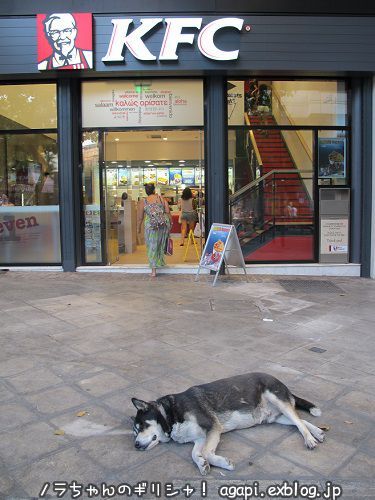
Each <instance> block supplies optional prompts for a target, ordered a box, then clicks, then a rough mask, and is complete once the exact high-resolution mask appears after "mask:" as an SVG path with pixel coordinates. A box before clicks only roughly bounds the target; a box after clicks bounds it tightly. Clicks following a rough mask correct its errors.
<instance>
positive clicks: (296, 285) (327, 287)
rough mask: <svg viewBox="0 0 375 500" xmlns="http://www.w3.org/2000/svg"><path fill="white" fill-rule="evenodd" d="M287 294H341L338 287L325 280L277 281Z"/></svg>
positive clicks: (341, 291)
mask: <svg viewBox="0 0 375 500" xmlns="http://www.w3.org/2000/svg"><path fill="white" fill-rule="evenodd" d="M277 281H278V283H280V285H281V286H282V287H283V288H284V290H286V291H287V292H293V293H343V292H344V290H342V289H341V288H340V287H339V286H337V285H335V284H334V283H332V282H331V281H327V280H300V279H297V280H277Z"/></svg>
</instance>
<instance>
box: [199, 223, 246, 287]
mask: <svg viewBox="0 0 375 500" xmlns="http://www.w3.org/2000/svg"><path fill="white" fill-rule="evenodd" d="M223 262H224V263H225V265H226V267H227V270H228V272H229V269H228V266H235V267H242V269H243V270H244V273H245V275H246V278H247V273H246V265H245V261H244V258H243V254H242V250H241V245H240V242H239V239H238V235H237V232H236V229H235V227H234V226H233V225H231V224H215V223H214V224H212V226H211V229H210V232H209V234H208V237H207V240H206V244H205V246H204V249H203V253H202V256H201V260H200V262H199V266H198V271H197V274H196V277H195V279H196V280H197V279H198V276H199V272H200V270H201V268H204V269H209V270H210V271H214V272H215V273H216V275H215V278H214V281H213V283H212V286H215V284H216V280H217V277H218V275H219V272H220V268H221V265H222V263H223Z"/></svg>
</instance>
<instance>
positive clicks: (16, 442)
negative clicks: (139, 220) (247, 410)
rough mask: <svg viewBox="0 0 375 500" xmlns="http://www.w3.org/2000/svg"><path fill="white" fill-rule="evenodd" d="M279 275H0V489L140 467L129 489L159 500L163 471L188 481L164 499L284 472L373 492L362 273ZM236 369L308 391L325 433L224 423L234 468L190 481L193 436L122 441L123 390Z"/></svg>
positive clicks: (27, 491)
mask: <svg viewBox="0 0 375 500" xmlns="http://www.w3.org/2000/svg"><path fill="white" fill-rule="evenodd" d="M283 280H284V281H285V280H286V278H285V276H283V277H282V278H281V277H280V278H278V277H276V276H274V277H271V276H256V277H250V278H249V282H246V281H245V280H244V279H243V277H240V276H233V277H230V278H224V277H223V278H221V279H220V278H219V280H218V283H217V286H216V287H215V288H213V287H212V286H211V281H210V277H209V276H203V277H201V279H200V281H199V283H196V282H194V279H193V277H192V276H187V275H179V276H171V275H161V276H160V277H158V278H157V279H156V280H152V279H150V278H148V277H146V276H144V275H125V274H121V273H57V272H45V273H39V272H8V273H1V274H0V314H1V319H0V331H1V334H0V342H1V344H0V498H6V499H29V498H38V496H39V495H40V493H41V492H42V490H43V487H45V490H44V491H43V492H42V493H43V495H42V496H44V497H45V498H53V497H56V496H57V494H58V492H59V489H58V485H55V486H54V485H53V482H56V481H58V482H60V483H62V485H61V484H60V487H61V488H62V490H61V491H62V492H63V491H64V488H65V486H64V482H65V484H68V485H71V486H70V488H69V489H68V490H67V491H66V493H65V494H64V495H63V496H61V498H72V497H74V494H75V491H78V492H79V490H77V489H76V490H74V487H73V485H72V481H74V480H75V481H76V482H77V485H78V486H79V485H80V484H82V485H83V486H84V488H86V487H87V486H88V485H89V484H95V485H98V486H100V485H101V484H106V485H107V486H108V487H109V486H110V485H113V486H118V485H120V484H123V485H124V483H127V484H128V485H130V486H135V485H136V484H137V483H139V482H145V481H147V482H148V491H147V493H146V494H144V495H142V496H137V495H136V494H135V493H133V495H132V496H133V498H147V499H152V498H157V490H156V488H157V483H161V488H162V489H161V495H160V497H161V498H168V497H169V498H173V497H174V493H173V490H172V489H171V490H170V491H169V490H166V489H165V488H166V487H168V486H165V485H167V484H168V483H172V485H173V488H174V489H175V490H177V489H178V488H183V487H184V486H185V485H187V484H189V485H191V486H192V487H194V488H196V491H195V492H194V493H193V494H191V495H190V494H189V492H188V491H187V490H186V491H185V492H183V491H181V492H180V494H179V495H178V498H187V497H188V496H190V498H203V497H204V494H205V495H206V496H205V498H209V499H216V498H220V497H219V490H220V493H221V494H222V497H225V495H226V498H234V493H235V492H234V488H235V487H236V488H237V490H236V491H237V495H238V496H237V498H245V496H244V494H245V491H244V490H241V487H242V488H243V487H244V485H247V488H248V489H247V490H246V493H247V495H248V496H247V498H254V497H255V496H254V495H255V493H256V489H257V488H258V489H259V490H260V491H266V488H267V487H269V486H270V485H275V484H279V485H281V484H282V483H283V482H284V481H287V482H288V485H289V486H290V487H292V486H291V485H293V488H294V487H296V483H295V482H296V481H298V482H299V484H300V485H302V484H305V485H309V486H310V490H306V489H305V490H300V491H299V494H298V495H297V496H296V497H297V498H315V497H314V496H313V495H314V492H313V491H312V488H319V491H320V492H322V491H323V490H325V489H326V496H325V497H321V498H333V496H332V494H330V493H336V492H337V491H338V490H336V489H334V488H333V486H337V485H339V486H341V487H342V488H343V494H342V497H341V498H344V499H356V500H359V499H364V498H375V484H374V471H375V438H374V417H375V393H374V385H375V364H374V362H373V359H374V354H375V334H374V318H375V281H372V280H367V279H361V278H302V277H295V278H288V279H287V281H288V282H289V283H288V286H286V285H285V283H284V284H283ZM311 283H313V284H314V287H311V286H310V285H311ZM328 285H335V286H328ZM248 371H266V372H269V373H271V374H273V375H275V376H277V377H279V378H280V379H281V380H282V381H283V382H285V383H287V384H288V386H289V387H290V388H291V389H292V391H293V392H295V393H297V394H299V395H301V396H302V397H305V398H307V399H311V400H312V401H313V402H315V403H317V404H318V406H320V407H321V409H322V412H323V414H322V416H321V417H319V418H314V417H312V416H310V415H308V416H307V417H306V419H307V420H310V421H315V422H314V423H318V425H326V426H329V428H330V429H329V431H328V432H327V437H326V440H325V442H324V443H322V444H320V445H319V446H318V447H317V448H316V449H315V450H313V451H309V450H307V449H306V448H305V446H304V444H303V440H302V437H301V436H300V434H299V433H298V432H297V430H296V429H295V428H290V427H287V426H282V425H279V424H272V425H265V426H258V427H254V428H252V429H243V430H239V431H234V432H231V433H228V434H225V435H223V437H222V440H221V442H220V445H219V448H218V451H219V452H220V453H222V454H224V455H226V456H229V457H230V458H231V459H232V460H234V462H235V463H236V469H235V470H234V471H232V472H229V471H224V470H222V469H218V468H215V467H213V468H212V469H211V472H210V474H209V475H208V476H207V477H205V478H204V481H205V482H203V483H202V477H201V476H200V475H199V472H198V469H197V468H196V466H195V465H194V464H193V462H192V460H191V449H192V445H191V444H186V445H180V444H176V443H173V442H170V443H167V444H163V445H159V446H157V447H156V448H154V449H153V450H151V451H149V452H139V451H136V450H135V448H134V445H133V439H132V435H131V428H132V422H131V418H130V417H131V416H132V415H134V414H135V410H134V408H133V407H132V404H131V401H130V398H131V397H132V396H136V397H138V398H141V399H148V400H149V399H156V398H157V397H159V396H162V395H165V394H167V393H173V392H179V391H183V390H184V389H186V388H188V387H189V386H191V385H194V384H199V383H204V382H208V381H211V380H214V379H217V378H222V377H226V376H231V375H235V374H239V373H245V372H248ZM78 412H85V413H84V415H83V416H81V417H78V416H77V413H78ZM60 431H63V432H60ZM56 432H58V434H56ZM47 483H49V486H48V484H47ZM327 484H328V486H327ZM172 485H170V486H169V487H170V488H172ZM226 486H227V489H225V487H226ZM151 487H152V488H153V491H150V490H151ZM250 487H253V493H254V495H253V496H252V497H250V493H251V491H250ZM327 487H328V490H327ZM329 488H331V489H329ZM276 492H277V490H276ZM284 492H286V493H288V490H287V489H286V490H285V491H284ZM290 492H291V490H290V491H289V493H290ZM105 493H106V494H107V495H108V496H107V498H109V494H111V493H112V492H111V489H108V490H107V491H106V492H105ZM123 493H126V487H125V486H123V490H121V489H120V490H118V491H117V492H116V491H115V493H114V495H113V496H112V498H128V496H126V495H124V494H123ZM308 494H309V495H310V496H308ZM168 495H169V496H168ZM172 495H173V496H172ZM88 497H89V493H88V491H83V495H82V496H81V497H80V498H88ZM286 497H287V496H286ZM289 497H290V496H289ZM92 498H100V496H98V495H97V496H95V495H94V494H93V495H92ZM263 498H271V496H269V495H267V496H264V497H263ZM277 498H281V497H280V495H277Z"/></svg>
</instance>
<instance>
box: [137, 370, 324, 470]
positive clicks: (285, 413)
mask: <svg viewBox="0 0 375 500" xmlns="http://www.w3.org/2000/svg"><path fill="white" fill-rule="evenodd" d="M132 402H133V404H134V406H135V407H136V409H137V410H138V411H137V415H136V417H135V418H134V426H133V432H134V438H135V447H136V448H137V449H138V450H151V449H152V448H154V447H155V446H156V445H157V444H158V443H165V442H167V441H169V440H170V439H173V441H176V442H177V443H188V442H193V443H194V447H193V451H192V458H193V461H194V462H195V463H196V465H197V466H198V468H199V470H200V472H201V474H202V475H206V474H207V473H208V472H209V470H210V465H214V466H216V467H221V468H223V469H227V470H233V469H234V464H233V462H232V461H231V460H230V459H229V458H226V457H223V456H220V455H217V454H216V448H217V446H218V444H219V441H220V436H221V434H222V433H224V432H229V431H233V430H235V429H244V428H247V427H253V426H254V425H257V424H271V423H273V422H277V423H279V424H284V425H295V426H296V427H297V428H298V430H299V431H300V433H301V434H302V436H303V438H304V441H305V444H306V446H307V447H308V448H310V449H312V448H315V446H316V445H317V444H318V441H319V442H322V441H323V439H324V432H323V431H322V430H321V429H319V428H318V427H316V426H315V425H312V424H311V423H310V422H307V421H306V420H302V419H301V418H300V417H299V416H298V414H297V412H296V408H299V409H302V410H306V411H309V412H310V413H311V415H314V416H320V415H321V411H320V410H319V408H317V407H316V406H314V405H313V404H312V403H310V402H309V401H306V400H305V399H301V398H299V397H297V396H294V395H293V394H292V393H291V392H290V390H289V389H288V388H287V387H286V386H285V385H284V384H283V383H282V382H280V380H278V379H276V378H275V377H273V376H272V375H268V374H266V373H247V374H244V375H237V376H235V377H230V378H226V379H221V380H216V381H214V382H210V383H208V384H202V385H197V386H194V387H190V388H189V389H187V390H186V391H184V392H181V393H179V394H169V395H167V396H163V397H161V398H159V399H157V400H156V401H150V402H146V401H142V400H140V399H136V398H132Z"/></svg>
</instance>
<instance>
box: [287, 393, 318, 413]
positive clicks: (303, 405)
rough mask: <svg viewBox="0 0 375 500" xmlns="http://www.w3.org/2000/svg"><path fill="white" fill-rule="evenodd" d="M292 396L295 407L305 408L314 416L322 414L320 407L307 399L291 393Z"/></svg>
mask: <svg viewBox="0 0 375 500" xmlns="http://www.w3.org/2000/svg"><path fill="white" fill-rule="evenodd" d="M293 398H294V401H295V404H296V408H299V409H300V410H305V411H308V412H310V413H311V415H313V416H314V417H320V415H321V414H322V411H321V410H320V408H318V407H317V406H315V405H314V404H313V403H310V401H307V400H306V399H302V398H299V397H298V396H295V395H294V394H293Z"/></svg>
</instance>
